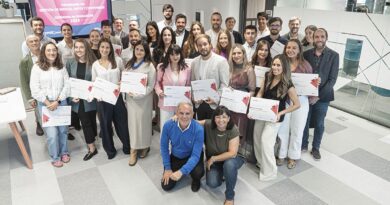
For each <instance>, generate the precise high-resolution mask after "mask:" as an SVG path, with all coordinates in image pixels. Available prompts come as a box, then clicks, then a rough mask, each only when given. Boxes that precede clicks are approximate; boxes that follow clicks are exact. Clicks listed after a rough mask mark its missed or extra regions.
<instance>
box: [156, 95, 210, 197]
mask: <svg viewBox="0 0 390 205" xmlns="http://www.w3.org/2000/svg"><path fill="white" fill-rule="evenodd" d="M176 115H177V118H178V120H177V122H176V121H173V120H168V121H167V122H166V123H165V124H164V127H163V129H162V133H161V142H160V151H161V156H162V160H163V165H164V173H163V177H162V179H161V187H162V188H163V189H164V190H165V191H169V190H171V189H172V188H173V187H174V186H175V184H176V182H177V181H179V180H180V179H181V177H182V176H183V175H188V174H190V175H191V178H192V184H191V190H192V191H193V192H197V191H198V190H199V188H200V179H201V178H202V177H203V175H204V164H203V151H202V147H203V141H204V131H203V127H202V126H201V125H200V124H199V123H197V122H196V121H195V120H193V119H192V117H193V115H194V113H193V106H192V104H191V103H187V102H182V103H180V104H179V105H178V106H177V110H176ZM169 145H171V153H169Z"/></svg>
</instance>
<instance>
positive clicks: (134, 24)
mask: <svg viewBox="0 0 390 205" xmlns="http://www.w3.org/2000/svg"><path fill="white" fill-rule="evenodd" d="M132 28H133V29H139V24H138V21H137V20H130V21H129V30H130V29H132Z"/></svg>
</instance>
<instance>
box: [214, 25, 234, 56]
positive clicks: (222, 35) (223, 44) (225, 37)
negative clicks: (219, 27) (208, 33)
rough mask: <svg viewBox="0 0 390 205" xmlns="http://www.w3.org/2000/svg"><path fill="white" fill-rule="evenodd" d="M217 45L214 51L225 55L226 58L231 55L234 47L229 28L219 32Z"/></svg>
mask: <svg viewBox="0 0 390 205" xmlns="http://www.w3.org/2000/svg"><path fill="white" fill-rule="evenodd" d="M217 39H218V42H217V47H216V48H215V49H214V53H216V54H218V55H220V56H223V57H224V58H226V60H227V59H228V58H229V56H230V51H231V49H232V37H231V35H230V33H229V31H228V30H223V31H220V32H219V33H218V38H217Z"/></svg>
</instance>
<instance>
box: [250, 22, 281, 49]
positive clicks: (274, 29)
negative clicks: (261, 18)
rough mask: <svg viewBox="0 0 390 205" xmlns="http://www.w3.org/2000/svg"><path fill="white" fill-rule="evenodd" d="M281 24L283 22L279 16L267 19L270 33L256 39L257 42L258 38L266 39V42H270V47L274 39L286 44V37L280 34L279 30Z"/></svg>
mask: <svg viewBox="0 0 390 205" xmlns="http://www.w3.org/2000/svg"><path fill="white" fill-rule="evenodd" d="M282 24H283V21H282V19H281V18H279V17H272V18H271V19H270V20H269V21H268V28H269V29H270V35H268V36H266V37H263V38H260V39H259V40H258V41H257V43H258V42H259V41H260V40H266V41H268V43H269V44H270V46H271V47H272V45H274V42H275V41H279V42H280V43H282V44H283V45H286V43H287V39H285V38H283V37H281V36H280V31H281V30H282Z"/></svg>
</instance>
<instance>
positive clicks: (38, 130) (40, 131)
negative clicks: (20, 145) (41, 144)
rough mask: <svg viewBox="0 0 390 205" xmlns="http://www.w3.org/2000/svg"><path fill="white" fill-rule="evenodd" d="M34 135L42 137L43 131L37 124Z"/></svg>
mask: <svg viewBox="0 0 390 205" xmlns="http://www.w3.org/2000/svg"><path fill="white" fill-rule="evenodd" d="M35 134H37V135H38V136H42V135H43V134H44V133H43V129H42V127H41V125H40V124H39V123H37V129H36V130H35Z"/></svg>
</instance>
